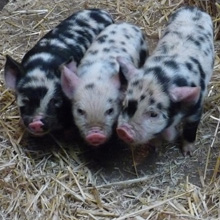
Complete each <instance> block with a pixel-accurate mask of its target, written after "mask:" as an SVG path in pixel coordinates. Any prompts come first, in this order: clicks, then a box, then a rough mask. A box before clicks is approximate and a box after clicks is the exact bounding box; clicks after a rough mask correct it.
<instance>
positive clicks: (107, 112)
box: [105, 108, 114, 115]
mask: <svg viewBox="0 0 220 220" xmlns="http://www.w3.org/2000/svg"><path fill="white" fill-rule="evenodd" d="M113 112H114V109H113V108H110V109H108V110H107V111H106V112H105V114H106V115H111V114H113Z"/></svg>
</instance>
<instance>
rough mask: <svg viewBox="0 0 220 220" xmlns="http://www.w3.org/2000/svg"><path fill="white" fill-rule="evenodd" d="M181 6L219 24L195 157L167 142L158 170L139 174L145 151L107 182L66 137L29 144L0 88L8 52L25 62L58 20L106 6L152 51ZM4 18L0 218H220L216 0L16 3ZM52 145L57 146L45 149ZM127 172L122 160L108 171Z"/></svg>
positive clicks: (219, 9)
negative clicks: (140, 32) (134, 27)
mask: <svg viewBox="0 0 220 220" xmlns="http://www.w3.org/2000/svg"><path fill="white" fill-rule="evenodd" d="M75 2H76V1H75ZM183 3H186V4H189V5H197V6H199V7H201V8H203V9H204V10H206V11H207V12H209V13H210V14H211V15H212V17H213V21H214V25H215V48H216V61H215V67H214V75H213V78H212V81H211V83H210V87H209V88H210V89H209V95H208V97H207V99H206V103H205V109H204V114H203V118H202V121H201V125H200V128H199V131H198V137H197V143H196V145H198V146H199V147H198V150H196V152H195V154H194V156H193V157H192V158H188V157H186V158H183V156H182V155H181V154H180V153H179V150H178V149H176V148H175V146H173V147H171V148H170V147H169V148H166V149H165V150H163V153H162V154H163V157H164V159H161V160H159V158H158V163H157V159H156V161H154V162H153V163H155V164H156V165H157V168H156V169H154V170H153V171H154V172H152V173H150V174H149V173H148V174H147V175H144V174H145V173H143V172H142V173H139V175H140V177H138V176H137V175H136V174H137V173H135V172H134V170H135V169H133V167H132V163H134V164H133V165H135V163H136V165H137V163H143V158H144V159H145V160H148V159H150V158H149V157H147V156H148V155H147V156H146V155H141V156H142V158H139V159H137V158H136V161H133V162H132V159H131V163H129V164H131V167H130V170H129V172H131V170H133V173H132V174H131V176H129V178H128V176H125V175H124V173H122V174H121V176H120V175H119V176H117V175H116V176H115V175H114V176H113V177H115V179H114V178H112V179H110V180H107V177H106V175H108V174H106V175H105V171H106V169H104V168H103V167H101V166H100V167H98V169H97V170H96V172H94V170H92V168H91V167H92V165H91V163H90V160H87V159H86V158H85V157H83V156H82V155H84V153H85V152H84V151H88V149H86V150H85V149H84V148H82V147H81V146H80V144H75V143H74V144H73V143H72V144H70V146H71V147H68V146H67V145H68V144H67V143H65V141H64V142H63V141H62V138H61V141H60V140H59V139H57V138H55V137H53V138H51V140H50V141H49V142H48V141H47V140H44V139H39V140H34V141H33V140H32V142H31V143H33V142H35V141H36V142H37V144H36V143H34V144H36V145H37V146H38V147H37V148H38V149H35V148H34V147H33V146H31V147H28V146H29V145H30V143H28V138H27V136H26V134H25V132H24V130H23V128H22V127H21V126H20V125H19V116H18V111H17V107H16V104H15V97H14V95H13V94H12V93H11V92H10V91H8V90H7V89H5V87H4V85H3V84H4V83H3V66H4V62H5V55H6V54H9V55H11V56H13V58H15V59H17V60H21V58H22V57H23V55H24V54H25V52H26V51H27V50H29V49H30V48H31V47H32V46H33V45H34V44H35V43H36V41H37V40H39V39H40V38H41V37H42V36H43V35H44V34H45V33H46V32H47V31H48V30H50V29H51V28H53V27H54V26H55V25H56V24H58V23H59V22H60V21H61V20H63V19H64V18H66V17H67V16H68V15H70V14H71V13H72V12H74V11H77V10H78V9H82V8H90V7H100V8H104V9H107V10H108V11H110V12H111V13H112V14H113V17H114V18H115V19H116V20H124V21H129V22H132V23H135V24H138V25H139V26H140V27H142V29H143V30H144V31H145V33H146V35H147V36H148V38H149V41H150V44H151V45H152V46H151V50H152V48H154V47H155V43H156V42H157V40H158V38H159V37H160V35H161V31H162V30H163V26H164V24H165V23H166V21H167V18H168V16H169V15H170V13H172V11H174V10H175V9H176V8H178V7H180V5H182V4H183ZM0 21H1V23H0V33H1V34H0V36H1V40H0V48H1V50H0V69H1V75H0V219H22V220H23V219H41V220H42V219H47V220H49V219H51V220H57V219H62V220H65V219H118V220H119V219H121V220H122V219H130V220H131V219H135V220H142V219H151V220H162V219H220V202H219V201H220V177H219V169H220V149H219V137H218V136H219V123H220V116H219V115H220V101H219V100H220V95H219V94H220V78H219V75H218V74H219V73H220V44H219V40H220V35H219V28H220V25H219V21H220V3H219V1H215V0H210V1H208V0H207V1H206V0H201V1H198V0H194V1H193V0H185V1H184V0H181V1H171V0H161V1H159V0H158V1H154V0H145V1H144V0H138V1H132V0H122V1H120V0H113V1H110V0H102V1H101V0H100V1H99V0H95V1H92V0H90V1H83V0H81V1H77V3H74V1H72V0H53V1H50V0H35V1H32V0H15V1H12V0H11V1H9V3H8V5H6V6H5V8H4V9H3V10H2V11H1V12H0ZM51 143H53V144H51ZM34 144H33V145H34ZM50 145H56V147H51V148H50V149H47V150H46V149H44V147H47V148H48V146H50ZM72 145H74V146H72ZM39 146H41V149H39ZM89 153H91V151H89ZM122 156H123V154H122ZM139 156H140V155H139ZM98 157H99V156H98ZM113 157H114V155H113ZM145 157H146V158H145ZM119 160H120V158H119ZM138 160H139V161H138ZM156 165H155V166H156ZM111 166H113V165H112V164H111ZM183 168H184V169H183ZM123 169H125V168H123V163H122V164H121V167H114V168H112V169H110V173H113V172H115V170H117V171H118V172H121V170H123ZM138 169H139V168H138V166H137V167H136V171H137V172H138ZM146 169H147V168H146ZM103 170H104V171H103ZM126 172H127V171H126ZM126 172H125V173H126ZM146 172H147V171H146ZM135 175H136V176H135ZM110 176H111V175H110ZM193 176H194V178H193Z"/></svg>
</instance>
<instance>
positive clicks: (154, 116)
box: [150, 112, 158, 118]
mask: <svg viewBox="0 0 220 220" xmlns="http://www.w3.org/2000/svg"><path fill="white" fill-rule="evenodd" d="M157 116H158V114H157V113H156V112H150V117H151V118H156V117H157Z"/></svg>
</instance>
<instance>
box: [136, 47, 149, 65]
mask: <svg viewBox="0 0 220 220" xmlns="http://www.w3.org/2000/svg"><path fill="white" fill-rule="evenodd" d="M148 56H149V53H148V51H146V50H143V49H142V50H141V51H140V53H139V64H138V66H139V67H142V66H143V65H144V63H145V61H146V59H147V57H148Z"/></svg>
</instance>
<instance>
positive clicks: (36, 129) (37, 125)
mask: <svg viewBox="0 0 220 220" xmlns="http://www.w3.org/2000/svg"><path fill="white" fill-rule="evenodd" d="M42 118H43V116H41V115H37V116H35V117H34V118H33V121H32V122H31V123H30V124H29V125H28V128H29V129H30V131H31V133H33V134H35V135H41V134H44V130H43V126H44V123H43V122H42V121H41V120H42Z"/></svg>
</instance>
